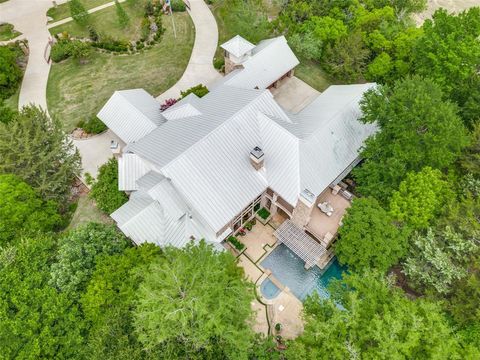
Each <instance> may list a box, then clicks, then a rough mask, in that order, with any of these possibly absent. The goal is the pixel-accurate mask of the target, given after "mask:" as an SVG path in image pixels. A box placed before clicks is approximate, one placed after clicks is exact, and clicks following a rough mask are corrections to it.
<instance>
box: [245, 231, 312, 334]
mask: <svg viewBox="0 0 480 360" xmlns="http://www.w3.org/2000/svg"><path fill="white" fill-rule="evenodd" d="M274 232H275V229H274V228H273V227H272V226H270V225H269V224H267V225H263V224H261V223H260V222H257V223H256V225H254V227H253V228H252V230H251V231H249V232H248V233H247V235H246V236H239V237H238V239H239V240H240V241H241V242H242V243H243V244H244V245H245V247H246V249H245V250H244V251H243V252H242V253H241V254H240V255H238V256H237V258H238V265H239V266H241V267H242V268H243V270H244V272H245V277H246V278H247V279H248V280H249V281H251V282H252V283H254V284H255V288H256V295H257V299H256V300H255V301H254V302H252V309H253V310H254V312H255V323H254V324H252V328H253V329H254V331H256V332H258V333H262V334H265V335H269V334H270V335H281V336H282V337H283V338H284V339H294V338H296V337H297V336H299V335H300V334H301V333H302V332H303V320H302V311H303V304H302V302H301V301H300V300H298V299H297V297H296V296H295V295H294V294H293V293H292V292H291V291H290V290H289V289H288V288H287V287H285V286H284V285H283V284H282V283H281V282H279V281H278V280H277V279H276V278H275V277H274V276H273V275H271V272H270V270H268V269H264V268H263V267H262V266H261V265H260V262H261V261H262V260H263V259H264V258H265V257H266V256H268V254H270V252H272V251H273V249H275V247H276V246H277V239H276V238H275V236H274V235H273V233H274ZM267 277H268V278H270V280H271V281H272V282H273V283H274V284H275V285H277V287H278V288H279V289H280V290H281V291H280V294H279V295H278V296H276V297H275V298H274V299H271V300H268V299H265V298H264V297H263V296H262V293H261V291H260V284H261V283H262V282H263V281H264V280H265V279H266V278H267ZM277 323H280V324H282V330H281V331H280V333H277V332H276V331H275V324H277Z"/></svg>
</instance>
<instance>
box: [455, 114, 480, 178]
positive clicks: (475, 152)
mask: <svg viewBox="0 0 480 360" xmlns="http://www.w3.org/2000/svg"><path fill="white" fill-rule="evenodd" d="M471 138H472V141H471V143H470V145H469V146H468V147H467V148H466V149H465V151H464V153H463V155H462V156H461V157H460V161H459V162H460V167H461V168H462V170H463V171H465V172H468V173H470V174H472V175H473V176H474V177H476V178H480V122H479V123H478V124H477V125H475V126H474V128H473V131H472V135H471Z"/></svg>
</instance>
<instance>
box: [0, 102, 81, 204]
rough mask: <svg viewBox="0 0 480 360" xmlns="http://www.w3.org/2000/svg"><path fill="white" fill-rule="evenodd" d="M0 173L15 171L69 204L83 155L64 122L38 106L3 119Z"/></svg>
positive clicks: (45, 194)
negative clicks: (68, 134)
mask: <svg viewBox="0 0 480 360" xmlns="http://www.w3.org/2000/svg"><path fill="white" fill-rule="evenodd" d="M0 158H1V159H2V161H1V162H0V174H8V173H10V174H15V175H17V176H18V177H20V178H21V179H22V180H24V181H25V182H26V183H28V184H29V185H30V186H31V187H32V188H33V189H34V190H35V191H36V192H37V193H38V194H40V196H41V197H42V198H43V199H45V200H47V201H48V200H54V201H56V202H58V203H59V204H61V205H62V204H66V200H67V198H68V197H69V195H70V188H71V184H72V182H73V180H74V178H75V177H76V175H77V174H78V173H79V171H80V155H79V154H78V151H77V150H76V149H75V147H74V145H73V143H72V141H71V140H70V139H69V137H68V136H67V134H65V132H64V130H63V128H62V124H61V123H60V122H59V121H58V120H57V119H55V118H52V119H51V118H49V117H48V115H47V114H46V112H45V111H43V110H41V109H40V108H37V107H35V106H26V107H24V108H23V109H22V110H21V111H20V113H19V114H18V116H17V117H16V119H15V121H11V122H9V123H8V124H3V123H0Z"/></svg>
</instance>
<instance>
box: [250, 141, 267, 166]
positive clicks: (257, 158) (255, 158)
mask: <svg viewBox="0 0 480 360" xmlns="http://www.w3.org/2000/svg"><path fill="white" fill-rule="evenodd" d="M264 157H265V155H264V153H263V151H262V149H260V148H259V147H258V146H255V147H254V148H253V150H252V151H250V163H251V164H252V166H253V167H254V168H255V170H257V171H258V170H260V169H261V168H262V167H263V160H264Z"/></svg>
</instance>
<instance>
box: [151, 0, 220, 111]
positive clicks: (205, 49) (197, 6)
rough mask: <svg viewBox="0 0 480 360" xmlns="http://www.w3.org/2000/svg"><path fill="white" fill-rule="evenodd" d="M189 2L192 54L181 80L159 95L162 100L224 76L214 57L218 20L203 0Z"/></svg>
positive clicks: (177, 95) (207, 84)
mask: <svg viewBox="0 0 480 360" xmlns="http://www.w3.org/2000/svg"><path fill="white" fill-rule="evenodd" d="M189 2H190V10H189V13H190V17H191V18H192V20H193V24H194V26H195V44H194V45H193V50H192V55H191V56H190V60H189V62H188V65H187V68H186V69H185V72H184V73H183V75H182V77H181V78H180V80H179V81H178V82H177V83H176V84H175V85H173V86H172V87H171V88H170V89H168V90H167V91H165V92H164V93H163V94H161V95H159V96H158V97H157V100H158V101H160V102H163V101H164V100H166V99H171V98H178V97H179V96H180V91H182V90H186V89H188V88H190V87H192V86H195V85H198V84H203V85H206V86H207V87H208V86H209V85H210V84H212V83H213V82H215V81H216V80H218V79H220V78H221V77H222V76H221V75H220V74H219V72H218V71H217V70H215V68H214V67H213V57H214V56H215V51H216V50H217V45H218V27H217V21H216V20H215V17H214V16H213V14H212V12H211V11H210V8H209V7H208V6H207V4H205V2H204V1H203V0H190V1H189ZM167 21H168V20H167Z"/></svg>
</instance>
